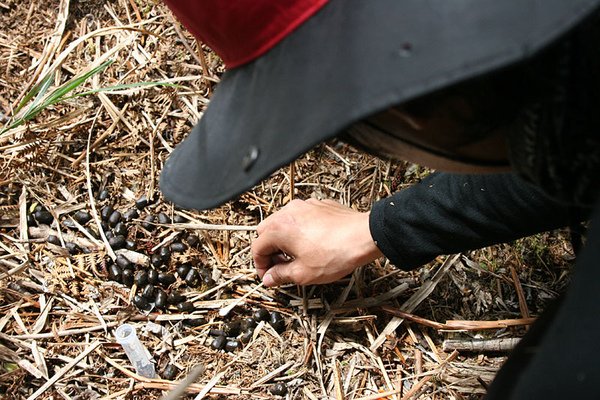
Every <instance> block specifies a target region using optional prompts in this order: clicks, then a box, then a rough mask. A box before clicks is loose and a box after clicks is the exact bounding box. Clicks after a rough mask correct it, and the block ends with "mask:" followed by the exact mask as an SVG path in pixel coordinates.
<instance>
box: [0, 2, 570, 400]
mask: <svg viewBox="0 0 600 400" xmlns="http://www.w3.org/2000/svg"><path fill="white" fill-rule="evenodd" d="M0 26H3V27H4V29H3V30H2V31H0V71H2V72H1V73H0V128H1V127H2V126H8V121H9V118H11V117H13V110H15V108H16V107H17V105H18V104H19V103H20V102H21V101H22V99H23V98H25V96H26V94H27V93H28V92H29V91H30V90H31V89H32V88H33V87H35V85H36V83H37V82H40V81H42V80H43V79H44V78H45V77H48V76H52V77H53V78H54V82H55V83H54V84H53V85H52V86H51V88H50V89H49V90H51V89H53V88H56V87H58V86H59V85H60V84H62V83H64V82H66V81H67V80H69V79H71V78H73V77H76V76H81V75H82V74H83V73H85V71H89V70H90V68H92V67H93V66H96V65H99V64H100V63H102V62H103V61H106V60H108V59H111V60H113V61H114V62H113V63H112V65H110V66H109V67H108V68H107V69H106V70H105V71H104V72H103V73H101V74H98V75H94V76H93V77H92V78H91V79H89V80H88V81H86V82H85V83H83V84H82V85H80V87H79V88H77V89H76V91H77V92H82V91H84V90H92V89H98V88H105V87H111V86H115V85H121V84H131V83H138V82H156V81H162V82H167V81H168V82H171V83H176V84H177V85H178V86H177V87H176V88H175V87H149V88H141V87H138V88H132V89H128V90H124V91H120V92H118V93H113V92H103V93H97V94H93V95H89V96H85V97H77V98H73V99H70V100H65V101H61V102H59V103H57V104H54V105H51V106H48V107H47V108H46V109H45V110H44V111H43V112H42V113H41V114H39V115H38V116H37V117H36V118H34V119H32V120H31V121H28V122H27V123H25V124H23V125H21V126H20V127H17V128H15V129H11V130H9V131H8V132H5V133H4V134H2V135H1V136H0V182H1V183H2V188H3V190H2V193H1V194H0V210H1V211H2V214H1V218H2V219H1V221H0V229H1V231H0V235H1V236H2V240H1V242H0V308H1V310H2V313H1V314H0V393H2V395H3V396H4V397H5V398H10V399H33V398H53V399H57V398H64V399H97V398H102V399H111V398H133V399H153V398H159V397H161V396H162V395H163V394H165V393H166V392H165V391H166V390H167V389H169V388H172V387H173V386H174V381H176V380H179V379H183V378H184V377H185V375H186V372H188V371H189V370H191V369H192V368H193V367H194V366H195V365H197V364H201V365H203V367H204V372H203V374H202V375H201V376H200V378H199V379H198V381H197V383H196V384H194V385H192V386H190V387H189V388H188V391H189V393H190V398H193V397H191V396H192V395H193V396H196V393H201V395H199V396H198V397H197V398H202V396H204V397H206V398H221V397H231V398H239V399H245V398H247V399H251V398H253V399H254V398H273V397H274V395H272V394H271V393H270V392H269V388H271V387H272V385H273V384H274V383H275V382H283V383H285V385H286V386H287V388H288V394H287V398H290V399H300V398H307V399H315V398H319V399H322V398H336V399H342V398H349V399H361V398H363V399H367V398H369V399H374V398H389V399H408V398H418V399H442V398H444V399H445V398H453V399H463V398H479V397H480V396H481V395H482V394H484V393H485V386H486V384H487V383H489V382H490V381H491V380H492V378H493V376H494V373H495V372H496V370H497V368H498V367H499V366H500V365H501V363H502V362H503V360H504V359H505V354H506V353H505V349H504V348H503V347H502V348H500V347H494V346H499V345H498V344H497V343H499V342H498V341H496V342H485V341H482V340H480V341H477V342H474V341H473V340H472V339H474V338H476V339H490V340H496V339H507V341H504V342H502V343H508V342H510V343H513V342H514V341H510V340H509V339H513V338H518V337H520V336H522V335H523V333H524V332H525V330H526V327H525V325H526V324H527V323H529V322H530V319H528V318H529V317H532V318H534V317H535V316H536V315H538V314H539V312H540V311H541V310H542V309H543V307H544V304H545V303H546V302H547V300H548V299H550V298H553V297H555V296H556V295H557V294H558V293H559V292H560V291H561V290H562V289H563V288H564V287H565V285H566V283H567V282H568V276H569V265H570V262H569V254H570V249H569V247H568V245H567V244H566V241H565V239H564V237H563V235H562V233H560V232H555V233H551V234H544V235H538V236H535V237H532V238H527V239H524V240H522V241H519V242H517V243H513V244H510V245H508V244H507V245H499V246H495V247H490V248H486V249H482V250H479V251H475V252H471V253H468V254H462V255H460V256H452V257H440V258H439V259H437V260H435V261H434V262H432V263H430V264H429V265H426V266H424V267H423V268H421V269H419V270H416V271H413V272H401V271H397V270H396V268H395V267H394V266H392V265H389V263H387V262H385V260H379V261H378V262H376V263H374V264H373V265H370V266H368V267H365V268H361V269H359V270H358V271H357V272H356V273H355V274H354V275H353V276H352V277H350V278H348V279H346V280H344V281H341V282H338V283H336V284H332V285H324V286H315V287H304V288H299V287H296V286H287V287H283V288H280V289H273V290H266V289H262V288H259V289H257V290H255V291H254V292H252V293H251V294H250V295H249V296H248V298H247V300H246V302H245V305H242V306H238V307H236V308H235V309H234V313H235V314H236V315H238V316H240V317H241V316H247V315H249V314H250V313H251V311H252V310H255V309H257V308H259V307H261V308H267V309H269V310H278V311H280V312H281V313H282V314H283V315H284V316H285V320H286V329H285V330H284V331H282V332H280V333H278V332H276V331H275V330H274V329H272V328H271V326H270V325H269V324H262V325H260V326H259V328H258V329H257V330H256V331H255V334H254V336H253V339H252V340H251V341H250V342H249V343H248V344H247V345H245V346H244V347H243V348H242V349H241V350H238V351H235V352H224V351H219V350H213V349H211V348H210V346H209V344H210V338H209V336H208V331H209V329H211V328H219V327H221V326H222V324H223V321H224V319H225V318H223V317H221V316H220V315H219V313H218V310H219V309H220V308H222V307H225V306H227V305H228V304H230V303H231V301H232V300H231V299H232V298H239V297H241V296H243V295H244V294H247V293H248V292H249V291H250V290H253V289H255V288H256V287H257V284H258V282H257V281H256V279H255V277H254V275H253V267H252V265H251V256H250V252H249V245H250V243H251V240H252V237H253V231H252V227H253V226H255V225H256V224H257V223H258V222H259V221H260V219H261V218H264V217H265V216H267V215H269V214H271V213H272V212H273V211H275V210H277V209H278V208H280V207H281V206H283V205H284V204H286V203H287V202H288V201H289V200H290V198H291V197H292V195H293V196H295V197H298V198H308V197H310V196H318V197H328V198H333V199H336V200H339V201H341V202H343V203H345V204H348V205H351V206H353V207H355V208H356V209H359V210H367V209H368V208H369V207H370V205H371V204H372V202H373V201H376V200H377V199H380V198H382V197H385V196H387V195H388V194H390V193H392V192H393V191H395V190H398V189H401V188H402V187H405V186H408V185H410V184H413V183H415V182H418V181H419V179H421V178H422V177H423V176H425V174H426V173H427V171H425V170H423V169H420V168H417V167H415V166H412V165H408V164H392V163H388V162H383V161H380V160H377V159H374V158H371V157H368V156H365V155H363V154H359V153H357V152H355V151H354V150H353V149H351V148H349V147H347V146H344V145H341V144H339V143H336V142H330V143H327V144H326V145H322V146H319V147H317V148H316V149H314V150H312V151H310V152H309V153H307V154H306V155H304V156H302V157H301V158H300V159H298V160H297V161H296V162H295V164H294V169H293V173H292V174H291V173H290V172H291V169H290V168H284V169H282V170H280V171H278V172H277V173H275V174H273V176H272V177H271V178H270V179H268V180H266V181H265V182H264V183H263V184H261V185H259V186H257V187H256V188H254V189H253V190H252V191H250V192H248V193H247V194H245V195H243V196H242V197H241V198H239V199H237V200H236V201H233V202H230V203H228V204H226V205H224V206H223V207H221V208H219V209H216V210H212V211H210V212H202V213H196V212H185V211H182V210H178V209H176V208H174V207H173V205H172V204H169V203H167V202H165V201H163V200H162V198H161V197H160V193H159V192H158V191H157V179H158V175H159V172H160V169H161V166H162V164H163V162H164V160H165V159H166V158H167V156H168V154H169V153H170V151H172V149H173V147H174V146H175V145H176V144H177V143H179V142H180V141H181V140H182V138H183V137H184V136H185V135H186V134H187V133H188V132H189V130H190V128H191V127H192V125H193V123H194V122H195V121H196V120H197V118H198V117H199V116H200V115H201V113H202V110H203V108H204V107H205V105H206V104H207V102H208V99H209V98H210V94H211V92H212V90H213V87H214V85H215V84H216V83H217V82H218V80H219V76H220V74H221V73H222V66H221V63H220V61H219V59H218V58H217V57H216V56H214V55H213V54H212V53H211V52H210V51H208V50H207V49H205V48H199V47H198V43H197V42H195V41H194V40H193V38H192V37H191V36H190V35H189V34H187V33H186V32H185V31H184V30H183V29H182V28H181V27H179V26H178V25H176V24H174V23H173V19H172V17H171V16H170V15H169V13H168V12H167V10H166V8H165V7H163V6H162V5H161V4H157V3H155V2H152V1H147V0H135V1H134V0H113V1H100V2H93V1H77V2H75V1H73V2H69V1H68V0H60V1H59V0H49V1H45V2H41V1H32V2H22V1H16V0H0ZM48 93H49V92H48ZM292 184H293V186H292ZM292 187H293V193H291V188H292ZM105 189H106V190H108V192H109V194H110V195H109V197H108V199H105V200H100V199H99V198H98V195H99V193H100V192H101V191H102V190H105ZM90 194H92V195H91V196H90ZM142 195H146V196H147V197H148V198H151V199H153V200H154V201H153V202H152V204H151V205H150V206H149V207H147V208H146V209H145V210H144V211H143V212H141V215H140V217H139V218H138V219H136V220H135V221H133V222H131V223H130V224H129V233H128V237H129V238H130V239H132V240H135V242H136V249H135V254H134V255H137V256H138V257H140V258H141V260H142V261H141V262H147V258H148V256H149V255H150V254H151V253H152V252H153V251H154V250H156V249H157V248H158V247H159V246H164V245H167V244H169V243H171V242H173V241H176V240H179V238H182V237H184V236H186V235H187V234H189V233H191V232H194V233H197V234H198V235H199V236H200V237H201V242H200V244H199V245H197V246H189V247H188V248H187V250H186V251H185V252H184V253H180V254H177V255H176V256H174V257H173V258H172V260H171V262H170V268H171V269H173V268H174V267H175V265H176V264H178V263H181V262H183V261H188V260H196V261H197V262H199V263H201V264H203V265H204V266H205V268H206V269H208V270H210V271H211V273H212V276H213V278H215V280H216V283H217V285H218V286H217V287H218V289H217V290H211V289H209V288H208V287H200V288H197V289H189V288H186V287H185V285H184V284H183V283H182V282H181V280H179V281H177V282H176V283H175V284H174V285H175V286H180V287H181V288H182V289H183V290H184V291H186V295H187V297H188V298H189V299H192V300H193V301H194V302H195V305H196V308H197V311H196V312H195V313H196V314H197V315H202V316H204V317H205V318H206V319H207V323H206V324H205V325H202V326H199V327H195V328H189V327H187V326H185V325H183V324H182V319H185V318H186V317H187V316H186V315H185V314H181V313H179V312H177V311H176V310H175V309H171V310H170V311H168V312H160V311H159V312H152V313H149V314H148V315H145V314H143V313H141V312H139V311H138V309H137V308H136V307H135V306H133V305H132V304H131V299H132V298H133V290H132V289H129V288H127V287H125V286H124V285H121V284H119V283H116V282H112V281H110V280H108V279H107V270H106V266H107V264H106V260H107V259H108V258H110V257H111V256H114V253H113V250H112V249H111V248H110V247H107V245H106V238H104V237H101V236H98V234H97V232H99V229H98V225H97V222H96V220H92V221H90V222H88V223H87V224H86V225H85V227H83V226H81V225H80V226H77V224H74V223H73V222H72V216H73V215H74V213H75V212H76V211H77V210H88V211H90V212H91V213H92V214H94V215H95V216H98V214H99V212H100V210H101V209H102V207H104V206H106V205H107V204H112V205H113V206H114V208H115V209H117V210H121V211H126V210H129V209H131V208H132V207H133V205H134V202H135V200H136V199H138V198H140V197H141V196H142ZM36 205H42V206H43V207H44V208H46V209H47V210H49V211H50V212H51V213H52V214H53V217H54V222H53V224H52V225H51V226H50V227H47V226H43V225H40V226H39V227H35V226H31V224H30V226H29V227H28V222H27V216H28V214H31V211H32V210H33V209H34V208H35V206H36ZM159 212H164V213H165V214H167V215H169V216H171V217H174V216H177V215H179V216H184V217H185V218H186V222H187V223H192V224H196V226H200V224H203V225H201V226H202V227H203V229H191V228H189V226H188V227H185V226H184V225H181V224H171V225H165V226H161V227H159V228H158V229H156V230H154V231H148V230H146V229H144V228H143V227H142V224H141V222H140V221H141V220H142V219H143V218H144V217H145V216H146V215H147V214H154V215H156V214H158V213H159ZM246 227H247V228H246ZM223 228H226V229H223ZM50 233H52V234H55V235H56V236H58V237H59V238H60V240H62V243H67V242H71V243H77V245H78V249H77V250H75V251H74V253H75V254H69V252H68V251H67V250H66V249H65V248H64V247H63V246H57V245H53V244H50V243H47V241H46V239H47V237H48V235H49V234H50ZM207 290H208V291H207ZM398 309H400V310H401V311H403V312H404V314H402V315H401V317H402V318H405V319H404V320H401V319H400V317H398V316H397V317H395V318H394V317H393V315H394V313H395V310H398ZM396 314H397V313H396ZM398 315H400V314H398ZM456 320H459V321H456ZM467 320H468V321H470V322H469V323H468V322H465V321H467ZM500 320H510V321H508V322H506V321H504V322H497V321H500ZM125 321H128V322H130V323H133V324H135V325H136V326H137V327H138V329H139V330H140V331H142V332H143V333H142V334H141V338H142V341H143V342H144V343H145V345H146V346H147V347H148V348H149V349H151V353H152V354H153V357H154V360H155V361H156V365H157V370H158V372H159V374H162V373H163V371H164V368H165V366H166V365H167V364H173V365H175V366H176V367H177V368H178V371H179V372H178V373H177V374H176V376H174V377H173V381H170V380H166V379H164V380H163V379H154V380H150V379H145V378H143V377H140V376H139V375H137V374H135V373H134V372H133V370H132V369H131V367H130V365H129V362H128V360H127V359H126V358H125V355H124V353H123V351H122V350H121V348H120V346H119V345H118V344H116V342H115V339H114V336H113V333H112V331H113V328H114V327H116V326H117V325H119V324H121V323H123V322H125ZM403 321H404V322H403ZM447 321H448V322H447ZM479 321H482V322H479ZM153 324H158V326H159V327H157V325H153ZM452 324H454V328H456V327H457V326H458V327H459V328H460V330H458V331H457V330H455V329H452V330H449V328H452V327H451V325H452ZM386 334H387V335H386ZM378 338H379V339H378ZM446 339H454V340H458V341H459V342H458V343H459V344H460V343H463V344H464V345H466V346H472V347H467V348H468V349H470V351H465V350H461V351H460V352H458V351H453V350H451V349H449V348H448V347H447V346H446V347H443V346H442V345H443V342H444V340H446ZM380 343H382V344H381V345H380V346H379V345H378V344H380ZM454 343H456V342H454ZM486 343H487V344H486ZM447 344H448V343H447ZM482 346H488V347H482ZM490 346H491V347H490ZM444 348H446V349H447V350H446V351H444ZM462 348H463V349H464V346H463V347H462ZM490 349H491V350H492V351H491V352H490Z"/></svg>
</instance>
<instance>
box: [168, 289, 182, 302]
mask: <svg viewBox="0 0 600 400" xmlns="http://www.w3.org/2000/svg"><path fill="white" fill-rule="evenodd" d="M184 300H185V296H184V295H182V294H181V293H179V292H175V291H172V292H171V293H169V295H168V296H167V302H168V303H169V304H178V303H182V302H183V301H184Z"/></svg>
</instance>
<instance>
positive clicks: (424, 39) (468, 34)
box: [160, 0, 599, 209]
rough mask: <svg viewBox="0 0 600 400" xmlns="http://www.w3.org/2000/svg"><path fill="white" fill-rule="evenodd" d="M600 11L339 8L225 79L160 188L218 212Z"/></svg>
mask: <svg viewBox="0 0 600 400" xmlns="http://www.w3.org/2000/svg"><path fill="white" fill-rule="evenodd" d="M598 3H599V1H597V0H570V1H564V0H547V1H544V2H540V1H537V0H518V1H517V0H513V1H500V2H499V1H496V0H473V1H467V2H464V1H463V2H446V1H436V0H412V1H398V0H386V1H384V0H378V1H353V0H332V1H331V2H330V3H329V4H327V5H326V6H325V7H323V8H322V9H321V10H320V11H319V12H317V13H316V14H315V15H314V16H313V17H312V18H310V19H309V20H308V21H307V22H305V23H304V24H303V25H301V26H300V27H299V28H298V29H297V30H295V31H294V32H293V33H292V34H290V35H289V36H288V37H286V38H285V39H284V40H283V41H281V42H280V43H279V44H278V45H276V46H275V47H274V48H273V49H271V50H270V51H269V52H267V53H266V54H265V55H263V56H261V57H260V58H258V59H256V60H255V61H253V62H251V63H249V64H246V65H244V66H242V67H238V68H235V69H233V70H230V71H227V72H226V73H225V74H224V76H223V79H222V80H221V82H220V83H219V84H218V87H217V90H216V91H215V93H214V95H213V96H212V98H211V101H210V104H209V105H208V107H207V109H206V111H205V113H204V115H203V117H202V118H201V120H200V121H199V123H198V124H197V125H196V126H195V127H194V129H193V130H192V132H191V134H190V135H189V136H188V137H187V138H186V139H185V140H184V141H183V142H182V143H181V144H180V145H179V146H177V148H176V149H175V150H174V151H173V153H172V154H171V155H170V157H169V159H168V160H167V161H166V163H165V166H164V168H163V171H162V173H161V179H160V188H161V190H162V192H163V194H164V196H165V197H166V198H167V199H169V200H171V201H173V202H174V203H175V204H177V205H179V206H182V207H186V208H194V209H209V208H213V207H216V206H219V205H221V204H223V203H224V202H226V201H228V200H230V199H232V198H234V197H236V196H238V195H240V194H241V193H243V192H245V191H247V190H248V189H251V188H252V187H253V186H255V185H256V184H257V183H259V182H260V181H261V180H262V179H264V178H265V177H267V176H268V175H269V174H271V173H272V172H273V171H275V170H276V169H278V168H280V167H281V166H284V165H286V164H288V163H290V162H291V161H293V160H294V159H295V158H296V157H298V156H299V155H300V154H302V153H304V152H306V151H308V150H309V149H311V148H312V147H314V146H315V145H316V144H318V143H320V142H322V141H324V140H326V139H329V138H331V137H333V136H335V135H337V134H339V133H340V132H342V131H343V130H344V129H345V128H346V127H348V126H349V125H351V124H352V123H353V122H355V121H358V120H360V119H363V118H365V117H366V116H368V115H371V114H373V113H375V112H377V111H380V110H383V109H385V108H387V107H389V106H392V105H395V104H399V103H402V102H404V101H407V100H409V99H413V98H415V97H418V96H421V95H424V94H426V93H430V92H432V91H435V90H436V89H439V88H442V87H445V86H448V85H450V84H454V83H457V82H460V81H463V80H465V79H468V78H471V77H475V76H477V75H480V74H483V73H486V72H489V71H492V70H495V69H498V68H501V67H503V66H506V65H509V64H513V63H515V62H518V61H521V60H524V59H526V58H528V57H530V56H532V55H534V54H536V53H537V52H538V51H539V50H540V49H542V48H543V47H545V46H546V45H547V44H549V43H550V42H552V41H553V40H555V39H556V38H557V37H558V36H560V35H562V34H564V33H565V32H566V31H567V30H568V29H570V28H571V27H573V26H574V25H575V24H577V23H578V22H579V21H580V20H581V19H583V18H584V17H585V16H586V15H588V14H589V13H590V12H591V11H592V10H593V9H594V8H595V7H596V5H597V4H598Z"/></svg>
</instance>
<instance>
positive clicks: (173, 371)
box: [161, 364, 179, 381]
mask: <svg viewBox="0 0 600 400" xmlns="http://www.w3.org/2000/svg"><path fill="white" fill-rule="evenodd" d="M178 373H179V369H178V368H177V367H176V366H174V365H173V364H167V366H166V367H165V369H164V370H163V372H162V374H161V376H162V378H163V379H166V380H168V381H172V380H173V379H175V378H176V377H177V374H178Z"/></svg>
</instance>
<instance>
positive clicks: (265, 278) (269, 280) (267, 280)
mask: <svg viewBox="0 0 600 400" xmlns="http://www.w3.org/2000/svg"><path fill="white" fill-rule="evenodd" d="M263 283H264V284H265V286H267V287H270V286H273V285H274V284H275V280H274V279H273V277H272V276H271V274H269V273H266V274H265V276H263Z"/></svg>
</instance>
